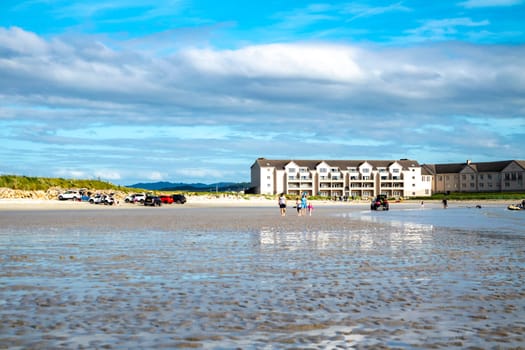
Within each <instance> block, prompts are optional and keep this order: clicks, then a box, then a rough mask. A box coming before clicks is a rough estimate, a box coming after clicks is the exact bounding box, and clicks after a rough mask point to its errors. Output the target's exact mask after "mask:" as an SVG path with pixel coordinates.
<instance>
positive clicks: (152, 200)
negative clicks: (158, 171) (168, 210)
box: [144, 195, 162, 207]
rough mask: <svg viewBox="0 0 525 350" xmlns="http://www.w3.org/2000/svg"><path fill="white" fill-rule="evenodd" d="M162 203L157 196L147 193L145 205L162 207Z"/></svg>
mask: <svg viewBox="0 0 525 350" xmlns="http://www.w3.org/2000/svg"><path fill="white" fill-rule="evenodd" d="M161 205H162V201H161V200H160V198H159V197H157V196H152V195H147V196H146V199H144V206H151V207H160V206H161Z"/></svg>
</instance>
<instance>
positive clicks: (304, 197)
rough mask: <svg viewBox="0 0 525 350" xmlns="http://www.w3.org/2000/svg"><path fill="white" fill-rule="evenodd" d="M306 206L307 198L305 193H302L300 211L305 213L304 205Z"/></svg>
mask: <svg viewBox="0 0 525 350" xmlns="http://www.w3.org/2000/svg"><path fill="white" fill-rule="evenodd" d="M307 206H308V198H306V193H303V196H302V197H301V213H302V215H306V207H307Z"/></svg>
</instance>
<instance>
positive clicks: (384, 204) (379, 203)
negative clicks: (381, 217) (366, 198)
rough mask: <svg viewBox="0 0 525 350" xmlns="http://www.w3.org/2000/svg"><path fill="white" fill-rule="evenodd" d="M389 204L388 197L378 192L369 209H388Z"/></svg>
mask: <svg viewBox="0 0 525 350" xmlns="http://www.w3.org/2000/svg"><path fill="white" fill-rule="evenodd" d="M388 209H390V205H389V204H388V199H387V198H386V195H384V194H380V195H378V196H377V197H376V198H375V199H373V200H372V203H370V210H388Z"/></svg>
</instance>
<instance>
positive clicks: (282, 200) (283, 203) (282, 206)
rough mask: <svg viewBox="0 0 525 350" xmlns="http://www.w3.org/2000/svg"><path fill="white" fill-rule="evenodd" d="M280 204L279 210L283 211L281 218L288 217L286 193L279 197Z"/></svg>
mask: <svg viewBox="0 0 525 350" xmlns="http://www.w3.org/2000/svg"><path fill="white" fill-rule="evenodd" d="M278 203H279V208H280V211H281V216H285V215H286V197H285V195H284V193H281V195H280V196H279V200H278Z"/></svg>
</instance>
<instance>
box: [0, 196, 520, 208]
mask: <svg viewBox="0 0 525 350" xmlns="http://www.w3.org/2000/svg"><path fill="white" fill-rule="evenodd" d="M311 202H312V204H313V206H314V208H316V207H326V206H329V207H367V206H368V205H369V204H370V202H369V201H364V200H361V201H350V202H342V201H331V200H313V201H311ZM420 203H421V201H420V200H404V201H401V202H391V203H390V205H391V207H392V208H396V207H406V206H416V207H420V206H421V204H420ZM477 204H480V205H502V206H507V205H509V204H512V202H511V201H510V200H504V199H501V200H464V201H459V200H454V201H449V206H451V205H452V206H459V205H477ZM294 205H295V203H293V202H292V201H288V205H287V207H288V210H292V209H294V208H293V207H294ZM424 205H425V206H431V207H435V206H441V201H440V200H426V201H424ZM220 207H224V208H234V207H275V208H277V200H273V199H266V198H252V199H244V198H210V197H200V196H196V197H188V202H187V203H185V204H182V205H181V204H163V205H162V206H161V207H160V208H157V209H164V208H220ZM140 208H144V206H143V205H140V204H130V203H123V202H120V203H119V204H117V205H112V206H107V205H100V204H91V203H88V202H76V201H70V200H67V201H60V200H55V199H21V198H15V199H6V198H0V211H8V210H104V209H107V210H120V209H140ZM294 210H295V209H294Z"/></svg>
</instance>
